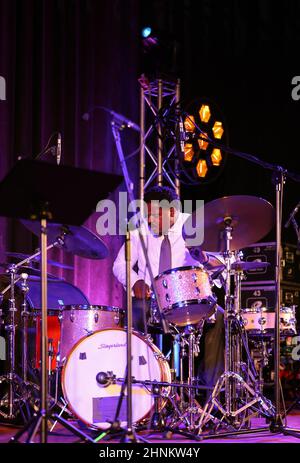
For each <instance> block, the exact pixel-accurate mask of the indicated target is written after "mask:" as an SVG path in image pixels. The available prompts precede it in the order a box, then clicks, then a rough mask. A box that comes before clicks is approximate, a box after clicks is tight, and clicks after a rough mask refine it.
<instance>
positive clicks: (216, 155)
mask: <svg viewBox="0 0 300 463" xmlns="http://www.w3.org/2000/svg"><path fill="white" fill-rule="evenodd" d="M210 158H211V162H212V164H213V166H219V165H220V164H221V162H222V153H221V150H219V148H214V149H213V151H212V153H211V156H210Z"/></svg>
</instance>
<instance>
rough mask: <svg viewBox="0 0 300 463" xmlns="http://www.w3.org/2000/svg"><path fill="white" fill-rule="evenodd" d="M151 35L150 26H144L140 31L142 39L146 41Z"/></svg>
mask: <svg viewBox="0 0 300 463" xmlns="http://www.w3.org/2000/svg"><path fill="white" fill-rule="evenodd" d="M151 33H152V28H151V27H150V26H146V27H144V28H143V29H142V37H143V38H144V39H147V38H148V37H149V36H150V35H151Z"/></svg>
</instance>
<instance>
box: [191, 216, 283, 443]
mask: <svg viewBox="0 0 300 463" xmlns="http://www.w3.org/2000/svg"><path fill="white" fill-rule="evenodd" d="M232 224H233V219H232V217H225V218H224V231H223V237H222V238H223V240H224V244H225V252H224V259H225V263H226V280H225V313H224V322H225V369H224V370H225V371H224V373H223V374H222V375H221V376H220V378H219V379H218V380H217V383H216V385H215V388H214V390H213V392H212V394H211V397H210V398H209V399H208V401H207V403H206V405H205V407H204V409H203V412H202V414H201V416H200V420H199V422H198V425H197V429H198V433H199V434H201V433H202V429H203V427H204V426H205V425H206V424H207V423H208V422H209V421H210V415H211V413H212V411H213V409H214V408H215V407H216V409H217V410H218V411H219V412H220V413H221V415H222V416H223V417H222V421H225V422H226V423H227V424H229V425H230V426H232V427H233V429H241V428H242V427H243V425H244V424H245V416H246V415H245V412H247V415H248V412H249V411H250V409H252V410H254V411H255V412H257V411H259V412H260V413H261V414H262V415H264V416H267V417H272V416H273V415H274V412H275V409H274V407H273V405H272V403H271V402H270V401H269V400H268V399H266V398H265V397H264V396H263V395H262V394H261V393H260V391H259V390H258V388H257V374H256V372H255V369H254V366H253V362H252V364H251V365H250V366H251V368H250V369H249V368H247V369H246V372H245V371H244V370H245V368H242V363H241V347H242V345H241V341H243V344H244V347H245V349H246V352H247V354H248V353H249V349H248V346H247V343H246V342H245V341H246V340H245V338H244V337H243V335H242V329H241V324H240V321H239V319H238V315H239V313H240V283H241V278H242V276H241V275H242V274H241V273H240V274H238V275H236V274H235V273H233V274H234V275H235V283H236V285H235V286H236V288H235V295H234V296H232V295H231V275H232V271H231V257H232V255H233V254H232V252H231V250H230V242H231V239H232V232H233V226H232ZM250 361H251V358H250V356H249V355H248V362H250ZM251 370H252V371H251ZM245 373H246V374H245ZM223 387H224V388H225V400H224V405H222V400H221V391H222V389H223ZM248 409H249V410H248ZM239 415H241V416H239ZM243 417H244V418H243ZM246 419H247V420H248V419H249V415H248V416H247V418H246ZM267 429H268V428H267Z"/></svg>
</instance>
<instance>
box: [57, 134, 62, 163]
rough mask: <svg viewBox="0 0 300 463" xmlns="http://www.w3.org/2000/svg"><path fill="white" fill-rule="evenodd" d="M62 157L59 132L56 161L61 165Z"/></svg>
mask: <svg viewBox="0 0 300 463" xmlns="http://www.w3.org/2000/svg"><path fill="white" fill-rule="evenodd" d="M60 159H61V133H60V132H59V133H58V135H57V147H56V162H57V165H58V166H59V164H60Z"/></svg>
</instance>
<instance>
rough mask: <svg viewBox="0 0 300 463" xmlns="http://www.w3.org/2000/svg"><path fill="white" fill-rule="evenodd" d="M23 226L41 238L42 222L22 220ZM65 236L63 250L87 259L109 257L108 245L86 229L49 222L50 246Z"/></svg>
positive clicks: (48, 235)
mask: <svg viewBox="0 0 300 463" xmlns="http://www.w3.org/2000/svg"><path fill="white" fill-rule="evenodd" d="M21 222H22V224H23V225H24V226H25V227H26V228H27V229H28V230H30V231H31V232H32V233H34V234H35V235H37V236H40V222H37V221H32V220H21ZM62 235H64V236H63V242H62V244H61V248H62V249H63V250H64V251H66V252H71V253H72V254H75V255H77V256H80V257H86V258H87V259H105V258H106V257H107V256H108V248H107V246H106V244H105V243H104V242H103V241H102V240H101V239H100V238H99V237H98V236H97V235H95V234H94V233H92V232H91V231H90V230H88V229H87V228H86V227H83V226H81V227H79V226H76V225H63V224H57V223H51V222H48V224H47V237H48V244H51V243H54V242H55V241H56V240H57V239H58V238H59V237H62Z"/></svg>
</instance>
